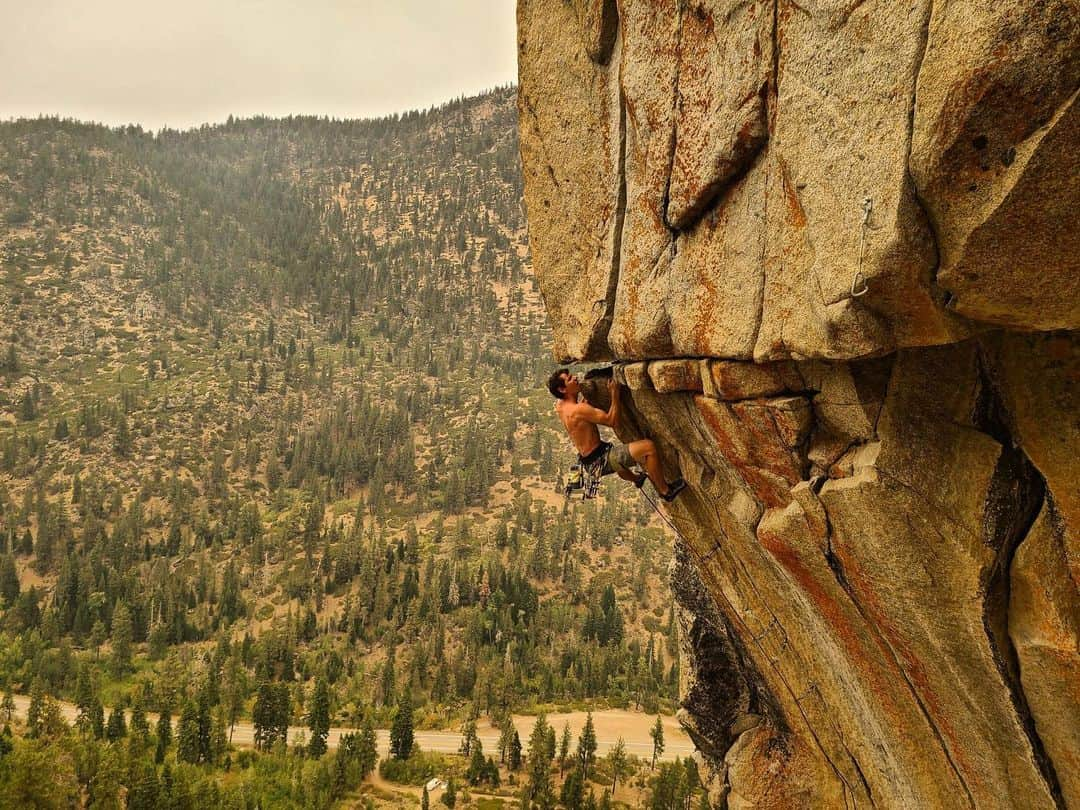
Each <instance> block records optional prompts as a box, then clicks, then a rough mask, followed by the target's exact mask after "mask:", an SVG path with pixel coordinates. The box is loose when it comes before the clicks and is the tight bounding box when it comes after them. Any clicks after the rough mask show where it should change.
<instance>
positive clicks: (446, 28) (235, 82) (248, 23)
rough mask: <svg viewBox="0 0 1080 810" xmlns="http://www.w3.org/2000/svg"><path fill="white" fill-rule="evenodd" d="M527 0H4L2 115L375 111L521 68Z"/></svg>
mask: <svg viewBox="0 0 1080 810" xmlns="http://www.w3.org/2000/svg"><path fill="white" fill-rule="evenodd" d="M514 5H515V3H514V0H446V1H445V2H443V1H442V0H386V1H385V2H362V1H361V0H354V1H353V2H347V1H346V0H305V1H304V2H299V1H298V0H217V1H216V2H215V0H179V2H177V0H171V2H160V1H159V0H81V1H79V2H76V0H0V119H7V118H15V117H23V116H37V115H39V114H47V115H60V116H63V117H69V118H77V119H80V120H86V121H99V122H102V123H106V124H111V125H116V124H126V123H138V124H141V125H142V126H144V127H146V128H148V129H154V130H157V129H160V128H161V127H163V126H170V127H176V128H187V127H191V126H196V125H198V124H202V123H205V122H216V121H223V120H225V119H226V118H227V117H228V116H229V115H230V114H231V115H236V116H239V117H244V116H250V115H270V116H282V115H290V114H308V115H328V116H332V117H337V118H366V117H370V116H376V115H384V114H387V113H391V112H396V111H403V110H408V109H416V108H425V107H429V106H431V105H433V104H438V103H440V102H443V101H447V100H449V99H451V98H454V97H456V96H459V95H469V94H473V93H476V92H479V91H481V90H484V89H487V88H490V87H494V86H496V85H500V84H507V83H509V82H512V81H514V80H515V78H516V63H515V33H514Z"/></svg>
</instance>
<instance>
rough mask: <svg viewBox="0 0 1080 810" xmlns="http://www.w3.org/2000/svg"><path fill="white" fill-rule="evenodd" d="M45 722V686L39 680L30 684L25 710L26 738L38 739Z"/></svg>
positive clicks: (35, 679)
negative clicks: (28, 700) (28, 702)
mask: <svg viewBox="0 0 1080 810" xmlns="http://www.w3.org/2000/svg"><path fill="white" fill-rule="evenodd" d="M44 721H45V686H44V684H43V683H42V682H41V678H34V680H33V682H32V683H31V684H30V705H29V706H28V707H27V709H26V736H27V737H31V738H33V737H40V736H41V732H42V727H43V724H44Z"/></svg>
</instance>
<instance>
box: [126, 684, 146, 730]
mask: <svg viewBox="0 0 1080 810" xmlns="http://www.w3.org/2000/svg"><path fill="white" fill-rule="evenodd" d="M130 728H131V733H132V734H134V735H135V736H137V737H139V738H140V739H142V740H145V739H146V738H147V737H148V736H149V735H150V724H149V723H148V722H147V720H146V710H145V709H144V708H143V693H142V690H140V691H139V692H137V693H136V694H135V700H134V701H133V702H132V704H131V725H130Z"/></svg>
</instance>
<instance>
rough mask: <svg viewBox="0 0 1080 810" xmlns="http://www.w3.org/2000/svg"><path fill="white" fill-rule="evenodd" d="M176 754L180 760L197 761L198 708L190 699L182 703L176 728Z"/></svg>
mask: <svg viewBox="0 0 1080 810" xmlns="http://www.w3.org/2000/svg"><path fill="white" fill-rule="evenodd" d="M176 756H177V758H178V759H179V760H180V761H181V762H190V763H192V764H196V763H198V762H199V757H200V751H199V708H198V707H197V706H196V705H195V703H194V702H193V701H191V700H188V701H186V702H185V703H184V709H183V711H181V712H180V723H179V725H178V726H177V730H176Z"/></svg>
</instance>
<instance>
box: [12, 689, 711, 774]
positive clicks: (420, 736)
mask: <svg viewBox="0 0 1080 810" xmlns="http://www.w3.org/2000/svg"><path fill="white" fill-rule="evenodd" d="M29 705H30V698H29V697H27V696H25V695H15V710H16V714H17V715H18V716H19V717H21V718H23V719H25V718H26V709H27V707H28V706H29ZM60 710H61V712H62V713H63V715H64V718H65V719H66V720H67V721H68V722H70V723H73V722H75V715H76V709H75V706H74V705H73V704H71V703H66V702H63V701H61V703H60ZM148 717H149V719H150V722H151V726H152V725H153V723H154V722H155V721H156V720H157V716H156V715H153V714H151V715H149V716H148ZM583 718H584V714H583V713H581V712H574V713H572V714H552V715H549V716H548V721H549V722H550V724H551V725H552V726H553V727H554V728H555V732H556V734H561V733H562V728H563V724H564V723H569V724H570V730H571V732H572V733H573V735H574V739H575V742H576V740H577V735H578V734H579V733H580V731H581V725H582V723H583V722H584V720H583ZM173 722H174V723H175V722H176V720H175V718H174V720H173ZM535 722H536V718H535V717H530V716H528V715H514V726H515V727H516V728H517V730H518V735H519V736H520V737H521V741H522V743H523V744H525V743H526V741H527V740H528V738H529V732H530V731H531V730H532V727H533V724H534V723H535ZM593 722H594V724H595V726H596V732H597V740H596V743H597V746H596V747H597V754H598V755H599V756H603V755H604V754H606V753H607V752H608V751H609V750H610V749H611V748H612V747H613V746H614V745H615V743H616V741H617V740H618V738H619V736H622V738H623V741H624V742H625V744H626V751H627V753H629V754H635V755H637V756H639V757H641V758H643V759H651V758H652V738H651V737H650V736H649V729H651V728H652V726H653V724H654V723H655V722H656V717H655V715H647V714H640V713H637V712H624V711H620V710H605V711H598V712H596V713H595V714H593ZM663 723H664V741H665V745H664V753H663V754H662V755H661V757H660V759H662V760H673V759H675V758H676V757H686V756H688V755H690V754H692V753H693V752H694V746H693V744H692V743H691V742H690V739H689V738H688V737H687V736H686V733H685V732H684V731H683V730H682V729H681V728H680V727H679V726H678V724H677V722H676V721H675V719H674V718H672V717H664V718H663ZM351 730H352V729H345V728H332V729H330V734H329V737H328V738H327V745H328V746H329V747H330V748H336V747H337V745H338V741H339V740H340V739H341V735H342V734H347V733H348V732H349V731H351ZM376 733H377V736H378V741H379V752H380V754H381V755H383V756H386V755H387V754H388V753H389V750H390V732H389V731H388V730H387V729H379V730H378V731H377V732H376ZM306 735H307V729H306V728H303V727H301V726H290V727H289V742H295V741H296V740H298V739H300V738H301V737H306ZM414 736H415V738H416V742H417V744H418V745H419V746H420V747H421V748H422V749H424V750H425V751H438V752H440V753H451V754H452V753H457V750H458V747H459V746H460V745H461V734H460V732H457V731H417V732H415V735H414ZM477 736H479V738H480V742H481V743H483V746H484V750H485V751H486V752H489V753H494V752H495V751H497V750H498V747H499V734H498V732H497V731H495V730H493V729H491V727H490V726H489V725H487V724H486V723H485V722H483V721H481V723H480V728H479V733H478V735H477ZM232 742H233V744H234V745H239V746H243V747H250V746H253V745H254V744H255V728H254V726H252V725H251V724H250V723H237V724H236V726H235V727H234V728H233V735H232Z"/></svg>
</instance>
